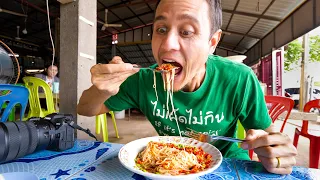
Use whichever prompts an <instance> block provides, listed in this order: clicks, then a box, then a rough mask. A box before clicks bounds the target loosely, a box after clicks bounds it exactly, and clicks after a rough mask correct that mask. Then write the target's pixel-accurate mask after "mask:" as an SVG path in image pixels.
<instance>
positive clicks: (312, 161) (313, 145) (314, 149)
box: [293, 99, 320, 169]
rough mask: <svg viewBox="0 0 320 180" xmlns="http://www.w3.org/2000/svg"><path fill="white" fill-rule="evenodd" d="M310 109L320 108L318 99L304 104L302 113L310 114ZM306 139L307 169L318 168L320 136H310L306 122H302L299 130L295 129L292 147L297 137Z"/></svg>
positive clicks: (296, 143) (295, 144)
mask: <svg viewBox="0 0 320 180" xmlns="http://www.w3.org/2000/svg"><path fill="white" fill-rule="evenodd" d="M312 108H320V99H316V100H312V101H309V102H308V103H307V104H305V106H304V108H303V111H304V112H310V110H311V109H312ZM300 135H301V136H303V137H306V138H308V139H309V140H310V152H309V167H310V168H316V169H317V168H318V165H319V158H320V136H319V133H318V135H313V134H310V132H309V131H308V121H306V120H304V121H303V122H302V127H301V130H299V129H298V128H296V130H295V134H294V139H293V145H294V146H295V147H297V145H298V140H299V136H300Z"/></svg>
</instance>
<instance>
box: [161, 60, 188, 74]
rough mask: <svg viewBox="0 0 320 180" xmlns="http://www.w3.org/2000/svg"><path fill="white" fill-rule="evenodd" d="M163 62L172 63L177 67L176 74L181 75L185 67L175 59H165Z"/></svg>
mask: <svg viewBox="0 0 320 180" xmlns="http://www.w3.org/2000/svg"><path fill="white" fill-rule="evenodd" d="M163 64H171V65H172V66H174V67H176V69H175V75H176V76H177V75H179V74H180V73H181V72H182V69H183V67H182V66H181V64H180V63H178V62H176V61H173V60H167V59H163Z"/></svg>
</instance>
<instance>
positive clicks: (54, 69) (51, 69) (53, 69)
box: [48, 66, 58, 78]
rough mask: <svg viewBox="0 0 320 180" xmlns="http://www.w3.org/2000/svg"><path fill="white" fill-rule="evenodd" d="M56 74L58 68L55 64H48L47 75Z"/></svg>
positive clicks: (52, 75)
mask: <svg viewBox="0 0 320 180" xmlns="http://www.w3.org/2000/svg"><path fill="white" fill-rule="evenodd" d="M57 74H58V68H57V66H49V67H48V76H49V77H52V78H53V77H55V76H56V75H57Z"/></svg>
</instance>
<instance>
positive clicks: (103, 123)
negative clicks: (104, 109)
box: [96, 111, 119, 142]
mask: <svg viewBox="0 0 320 180" xmlns="http://www.w3.org/2000/svg"><path fill="white" fill-rule="evenodd" d="M109 114H110V115H111V119H112V122H113V127H114V130H115V131H116V137H117V138H119V133H118V128H117V124H116V120H115V118H114V113H113V111H110V112H109ZM101 128H102V135H103V142H108V141H109V137H108V125H107V115H106V114H105V113H104V114H100V115H97V116H96V133H97V134H100V133H101Z"/></svg>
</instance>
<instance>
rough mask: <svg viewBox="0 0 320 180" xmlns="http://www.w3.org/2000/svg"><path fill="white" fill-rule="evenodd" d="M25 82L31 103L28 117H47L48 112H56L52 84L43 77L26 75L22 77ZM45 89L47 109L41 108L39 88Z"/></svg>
mask: <svg viewBox="0 0 320 180" xmlns="http://www.w3.org/2000/svg"><path fill="white" fill-rule="evenodd" d="M22 80H23V82H24V83H25V87H26V88H28V90H29V104H30V110H29V113H28V117H27V118H30V117H45V116H46V115H48V114H52V113H55V112H56V110H55V109H54V102H53V95H52V90H51V88H50V86H49V85H48V84H47V83H46V82H45V81H44V80H42V79H40V78H36V77H24V78H22ZM40 87H42V88H43V90H44V92H43V93H44V94H45V98H46V104H47V109H43V108H41V105H40V98H39V88H40Z"/></svg>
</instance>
